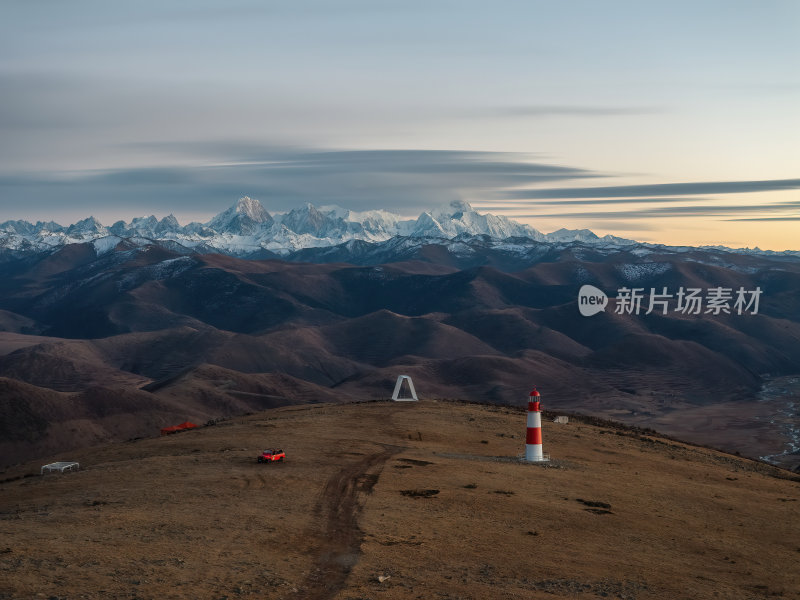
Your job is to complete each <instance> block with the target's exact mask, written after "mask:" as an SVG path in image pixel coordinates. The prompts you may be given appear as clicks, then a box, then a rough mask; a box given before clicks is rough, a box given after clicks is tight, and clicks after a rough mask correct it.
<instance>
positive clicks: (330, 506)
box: [297, 447, 400, 600]
mask: <svg viewBox="0 0 800 600" xmlns="http://www.w3.org/2000/svg"><path fill="white" fill-rule="evenodd" d="M398 451H400V448H398V447H387V448H386V449H384V450H382V451H380V452H376V453H374V454H369V455H367V456H365V457H364V458H362V459H361V460H359V461H356V462H354V463H352V464H348V465H346V466H345V467H343V468H342V470H340V471H338V472H337V473H334V474H333V476H331V478H330V479H328V482H327V483H326V484H325V489H323V491H322V494H321V496H320V499H319V502H318V504H317V512H318V514H324V515H325V518H324V522H325V525H324V528H323V531H322V532H319V533H318V534H317V538H318V540H319V544H320V546H319V550H318V552H319V555H318V556H317V560H316V563H315V565H314V567H313V569H312V571H311V573H309V575H308V577H306V579H305V581H304V582H303V583H302V584H301V585H300V590H299V592H298V595H297V598H298V599H302V600H324V599H326V598H333V597H334V596H335V595H336V593H337V592H338V591H339V590H340V589H342V587H343V586H344V584H345V581H346V580H347V576H348V575H349V574H350V571H351V570H352V568H353V566H354V565H355V564H356V562H357V561H358V556H359V554H360V552H361V542H362V541H363V535H364V534H363V532H362V531H361V529H360V528H359V526H358V515H359V513H360V512H361V508H362V507H363V496H364V495H365V494H370V493H371V492H372V488H373V487H374V486H375V484H376V483H377V482H378V477H379V476H380V472H381V470H382V469H383V465H384V463H385V462H386V461H387V460H388V459H389V458H390V457H391V456H392V455H393V454H396V453H397V452H398Z"/></svg>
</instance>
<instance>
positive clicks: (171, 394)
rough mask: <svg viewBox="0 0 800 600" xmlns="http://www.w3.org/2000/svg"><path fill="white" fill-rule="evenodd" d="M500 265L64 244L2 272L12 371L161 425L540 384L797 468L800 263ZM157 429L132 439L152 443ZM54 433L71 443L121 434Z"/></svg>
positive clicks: (639, 260)
mask: <svg viewBox="0 0 800 600" xmlns="http://www.w3.org/2000/svg"><path fill="white" fill-rule="evenodd" d="M493 256H494V257H493V258H491V257H489V256H488V255H487V258H486V261H485V264H478V265H475V264H474V262H475V261H476V258H475V256H473V257H472V258H470V259H469V261H468V262H470V263H471V264H470V266H468V267H466V268H462V269H459V268H458V265H460V264H462V262H463V260H462V258H460V257H459V256H456V255H454V254H453V253H452V252H451V251H450V250H449V249H448V248H447V246H444V245H431V246H429V247H426V249H425V251H424V252H421V253H419V254H417V255H414V257H413V258H414V259H413V260H407V259H406V258H407V257H406V258H403V259H402V260H401V261H399V262H388V263H386V264H379V265H374V264H373V265H363V266H358V265H354V264H342V263H331V264H310V263H293V262H287V261H280V260H243V259H237V258H232V257H229V256H221V255H211V254H208V255H199V254H191V255H186V254H185V253H183V254H180V253H177V252H174V251H172V250H170V249H169V248H166V247H161V246H158V245H150V246H144V247H136V246H133V245H131V244H128V243H121V244H120V245H119V246H118V247H117V248H116V249H114V250H112V251H111V252H107V253H105V254H101V255H97V254H96V253H95V251H94V249H93V248H92V247H91V246H90V245H75V246H67V247H64V248H62V249H60V250H58V251H56V252H54V253H53V254H51V255H48V256H39V257H32V258H31V257H29V258H26V259H25V260H19V261H17V262H13V261H11V262H4V263H0V330H2V331H0V377H5V378H8V379H13V380H15V381H17V382H20V383H26V384H30V385H33V386H36V387H38V388H42V389H44V390H49V391H55V392H61V393H66V394H68V396H67V397H70V398H72V397H73V396H75V395H79V394H82V393H84V392H87V391H88V390H93V393H99V392H97V390H124V391H125V392H126V393H129V394H130V397H131V398H135V402H136V403H138V407H137V414H140V415H145V414H147V413H148V411H151V410H152V412H153V414H154V415H158V419H156V420H158V421H159V422H160V425H161V426H166V425H170V424H174V422H175V421H176V419H177V422H181V421H183V420H185V419H186V418H188V416H185V415H188V414H189V413H191V414H192V415H194V416H193V418H203V419H206V420H207V419H212V418H217V417H226V416H230V415H231V414H234V413H235V412H236V411H241V410H253V409H261V408H267V407H269V406H272V405H271V404H268V403H267V404H259V403H258V402H255V401H254V403H250V404H248V403H247V402H244V403H243V398H244V397H245V396H246V395H247V394H262V393H263V394H264V395H265V396H280V397H281V398H283V400H281V402H284V401H285V402H307V401H314V400H315V398H316V400H317V401H319V400H332V401H336V400H342V401H345V400H353V399H378V398H386V397H388V396H389V394H390V393H391V389H392V387H393V382H394V381H395V380H396V378H397V376H398V375H400V374H409V375H412V376H413V377H414V380H415V382H416V383H417V387H418V388H419V390H420V392H421V393H422V394H423V396H424V397H427V398H434V397H449V398H463V399H466V400H471V401H478V402H494V403H500V404H507V405H518V406H519V405H522V404H523V403H524V402H525V394H526V391H527V390H528V389H529V388H530V386H531V385H533V384H536V385H539V386H540V387H541V389H543V390H545V391H546V393H547V395H548V398H550V399H551V401H552V402H553V404H554V405H555V406H558V407H560V408H561V409H563V410H569V411H573V412H575V411H583V412H587V413H590V414H596V415H601V416H604V417H607V418H614V419H618V420H621V421H624V422H627V423H631V424H637V425H641V426H648V427H649V426H658V427H659V428H660V429H661V430H663V431H664V432H666V433H669V434H672V435H678V436H683V437H684V438H685V439H688V440H691V441H694V442H698V443H707V444H714V445H719V446H720V447H722V448H724V449H727V450H731V451H739V452H741V453H742V454H745V455H747V456H752V457H764V456H770V457H772V458H771V460H776V461H780V462H781V464H783V465H785V466H787V467H789V468H796V467H798V466H800V453H798V451H797V443H798V442H797V436H798V435H800V433H799V431H800V427H798V426H797V406H798V402H797V400H798V393H797V392H798V389H797V386H795V385H794V384H792V383H791V381H793V380H792V378H793V377H800V292H798V290H800V266H798V264H797V263H796V261H795V262H792V261H791V260H789V259H786V258H780V257H778V258H774V259H773V258H769V257H764V256H746V255H735V254H724V253H714V252H712V251H710V250H709V251H704V250H693V251H689V252H686V253H683V254H681V255H676V254H675V253H669V252H666V251H664V252H663V253H659V252H658V251H656V250H652V249H651V251H649V254H647V255H645V256H637V255H634V254H633V253H632V252H629V251H627V250H619V251H616V252H612V253H610V254H609V253H608V252H605V253H603V252H600V251H599V250H596V249H587V248H582V249H581V248H574V247H572V248H567V249H564V250H563V251H560V252H554V251H552V252H550V253H549V254H547V255H543V257H541V258H540V259H537V261H538V262H537V261H533V264H531V262H530V261H529V262H528V263H526V264H522V263H519V264H518V263H513V265H514V268H510V267H509V266H508V264H505V265H504V263H503V262H502V261H501V260H500V259H499V258H498V255H493ZM490 258H491V260H490ZM585 283H591V284H593V285H595V286H600V288H601V289H604V290H606V291H607V292H608V293H609V295H611V296H612V299H611V302H610V304H609V306H608V307H607V309H606V311H605V312H602V313H600V314H598V315H595V316H593V317H591V318H585V317H582V316H580V314H579V312H578V310H577V291H578V289H579V288H580V287H581V286H582V285H583V284H585ZM625 286H629V287H630V286H632V287H638V288H642V289H647V290H649V289H650V288H654V289H656V290H660V289H663V288H664V287H667V288H669V289H670V290H672V291H673V292H674V291H676V290H677V288H679V287H692V286H695V287H699V288H703V289H707V288H712V287H714V286H728V287H730V288H732V289H738V288H739V287H743V288H745V289H748V290H752V289H755V288H756V287H760V288H761V289H762V291H763V296H762V298H761V306H760V310H759V312H758V314H744V315H737V314H724V313H723V314H719V315H714V314H704V313H701V314H697V315H686V314H682V313H680V312H677V311H674V310H671V311H669V312H668V313H667V314H660V313H659V312H658V311H656V312H654V313H652V314H640V315H632V314H618V312H617V311H616V310H615V308H616V306H617V304H616V301H615V300H614V299H613V294H614V293H615V290H617V289H619V288H622V287H625ZM37 336H40V337H37ZM214 369H219V370H220V372H223V371H224V372H225V373H227V374H226V375H220V376H219V377H216V376H215V375H213V374H212V372H213V370H214ZM220 381H222V382H226V383H224V385H223V384H220V383H219V382H220ZM784 381H787V382H790V383H789V384H788V385H785V386H783V385H782V384H781V385H779V384H780V383H781V382H784ZM272 385H274V386H277V388H276V390H277V391H275V390H273V391H274V392H275V393H273V392H271V391H269V389H268V388H269V386H272ZM259 386H265V387H263V389H264V390H267V391H259V390H261V389H262V387H259ZM109 393H110V394H111V395H110V397H109V400H108V401H109V402H110V403H113V402H114V401H115V399H114V397H113V393H115V392H109ZM165 395H168V398H166V397H165ZM55 397H57V398H61V397H62V396H55ZM13 398H14V400H13V401H14V402H15V403H19V404H22V405H23V406H21V407H18V409H19V410H20V411H23V412H25V411H27V412H30V413H31V414H35V415H39V417H41V418H42V419H44V420H45V421H46V422H47V423H48V426H47V427H46V428H45V430H44V436H45V437H47V436H49V435H51V434H53V435H55V432H56V431H58V430H60V429H59V428H60V425H59V424H58V422H57V421H56V420H53V419H51V418H49V417H47V416H46V415H44V414H40V413H39V412H38V411H39V410H40V408H39V407H38V405H34V404H30V405H27V404H26V402H27V400H26V397H25V395H24V394H23V395H15V396H14V397H13ZM252 398H255V396H254V397H252ZM167 400H168V402H167V406H168V407H169V410H167V412H164V410H165V409H164V404H163V403H164V402H166V401H167ZM192 411H195V412H192ZM87 418H88V419H91V418H94V417H92V415H91V414H89V416H88V417H87ZM154 422H155V420H153V419H143V420H142V427H141V428H140V429H138V430H137V433H136V434H135V435H144V434H146V432H148V431H149V432H150V434H151V435H152V434H153V433H154V432H156V431H157V428H154V427H151V425H150V424H151V423H154ZM145 424H147V425H146V426H145ZM745 426H747V427H745ZM126 427H127V426H126ZM747 428H749V429H747ZM744 429H747V431H748V432H750V433H747V434H746V435H743V430H744ZM102 430H103V431H105V432H112V431H117V430H115V429H114V428H113V427H110V426H107V427H106V426H104V427H103V428H102ZM130 430H131V429H130V428H123V427H121V426H120V428H119V432H120V435H123V433H122V432H123V431H125V432H128V431H130ZM751 433H752V435H751ZM108 435H109V436H111V433H108ZM57 437H58V439H59V440H61V442H62V443H65V444H67V446H64V447H65V448H74V447H77V446H78V445H80V444H82V443H86V442H87V440H90V441H93V442H94V441H99V440H100V441H102V440H111V439H126V438H124V437H117V438H113V437H105V438H103V437H97V436H95V437H87V436H85V435H83V434H82V433H81V430H79V429H76V430H75V436H74V439H73V440H72V441H69V440H68V439H67V438H68V436H66V435H61V434H59V435H58V436H57ZM6 441H8V440H6ZM44 447H45V446H42V448H44ZM29 449H30V450H31V451H33V449H31V448H29ZM16 455H17V454H15V456H16ZM9 456H10V454H7V455H5V456H2V457H0V458H1V459H2V460H0V468H2V466H6V465H9V464H12V462H10V459H9V458H8V457H9ZM29 456H30V457H33V455H29Z"/></svg>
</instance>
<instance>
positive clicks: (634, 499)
mask: <svg viewBox="0 0 800 600" xmlns="http://www.w3.org/2000/svg"><path fill="white" fill-rule="evenodd" d="M524 424H525V417H524V413H522V412H518V411H516V410H513V409H508V408H501V407H485V406H475V405H462V404H454V403H450V402H433V401H429V402H420V403H402V404H399V403H387V402H379V403H367V404H356V405H339V406H334V405H315V406H303V407H284V408H279V409H275V410H271V411H267V412H264V413H259V414H256V415H253V416H250V417H246V418H242V419H235V420H232V421H227V422H223V423H221V424H219V425H216V426H213V427H206V428H202V429H200V430H197V431H190V432H187V433H183V434H179V435H175V436H169V437H165V438H158V439H147V440H139V441H136V442H130V443H123V444H116V445H109V446H106V447H103V448H96V449H93V450H87V451H83V452H76V453H73V454H70V455H64V456H59V457H53V458H54V459H56V458H60V459H73V460H79V461H80V462H81V464H82V466H83V470H81V471H80V472H78V473H74V474H68V475H63V476H60V475H59V476H56V475H52V476H45V477H39V476H34V477H23V478H20V479H14V478H15V477H17V476H22V475H24V474H25V473H29V472H34V471H36V472H38V466H39V465H40V464H41V463H36V464H35V465H28V466H26V467H19V468H16V469H15V470H12V471H8V472H6V473H4V474H3V477H5V478H6V481H4V482H3V483H1V484H0V598H3V599H5V598H25V599H27V598H53V597H55V598H62V599H63V598H69V599H75V598H140V599H149V598H153V599H156V598H158V599H161V598H201V599H205V598H210V599H214V600H222V599H223V598H226V599H229V600H231V599H238V598H252V599H254V598H286V599H291V600H297V599H300V598H305V599H323V598H327V599H335V600H356V599H365V598H370V599H373V600H380V599H387V600H389V599H400V598H404V599H405V598H425V599H427V598H453V599H454V598H474V599H476V600H477V599H484V598H504V599H505V598H509V599H511V598H549V599H552V598H579V599H580V598H586V599H590V598H598V597H606V598H636V599H642V600H648V599H661V598H671V599H672V598H687V599H689V598H691V599H703V598H730V599H749V598H800V578H798V570H797V564H798V562H799V561H800V525H798V523H800V483H798V482H797V481H796V480H791V479H787V478H786V477H789V478H791V477H792V476H791V475H790V474H788V473H787V472H785V471H784V472H781V471H777V470H773V469H771V468H768V467H765V466H763V465H760V464H758V463H753V462H752V461H748V460H746V459H739V458H737V457H733V456H730V455H725V454H721V453H717V452H714V451H711V450H706V449H702V448H697V447H693V446H687V445H684V444H680V443H676V442H672V441H666V440H660V439H655V438H648V437H644V438H642V437H641V436H636V435H631V434H629V433H627V432H617V431H614V430H609V429H605V428H599V427H594V426H590V425H586V424H579V423H569V424H567V425H556V424H552V423H545V424H544V442H545V450H546V451H547V452H550V453H551V455H552V456H553V458H554V461H553V462H552V463H551V464H550V465H549V466H541V465H528V464H523V463H519V462H517V461H516V460H514V457H515V456H516V455H517V454H518V453H520V452H522V450H523V443H524ZM273 445H274V446H281V447H283V448H284V449H285V450H286V451H287V461H286V462H285V463H284V464H270V465H260V464H257V463H256V461H255V457H256V455H257V453H258V451H259V450H261V449H263V447H268V446H273ZM775 475H778V477H776V476H775Z"/></svg>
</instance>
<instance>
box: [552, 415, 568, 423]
mask: <svg viewBox="0 0 800 600" xmlns="http://www.w3.org/2000/svg"><path fill="white" fill-rule="evenodd" d="M553 423H561V424H562V425H566V424H567V423H569V417H568V416H566V415H559V416H557V417H556V418H555V419H553Z"/></svg>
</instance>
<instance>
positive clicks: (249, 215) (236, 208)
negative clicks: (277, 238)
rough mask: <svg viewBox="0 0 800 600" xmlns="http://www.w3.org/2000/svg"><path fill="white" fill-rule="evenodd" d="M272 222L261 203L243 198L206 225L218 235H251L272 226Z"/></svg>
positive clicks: (246, 197)
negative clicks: (218, 233)
mask: <svg viewBox="0 0 800 600" xmlns="http://www.w3.org/2000/svg"><path fill="white" fill-rule="evenodd" d="M273 221H274V220H273V218H272V216H271V215H270V214H269V213H268V212H267V211H266V210H265V209H264V207H263V206H262V205H261V202H259V201H258V200H255V199H253V198H250V197H248V196H244V197H243V198H239V200H238V202H236V204H234V205H233V206H231V207H230V208H229V209H228V210H226V211H223V212H221V213H219V214H218V215H217V216H216V217H214V218H213V219H211V220H210V221H209V222H208V223H207V224H206V225H207V226H208V227H209V228H210V229H213V230H214V231H217V232H220V233H230V234H233V235H252V234H254V233H256V232H257V231H258V230H259V229H261V228H263V227H267V226H269V225H272V223H273Z"/></svg>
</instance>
